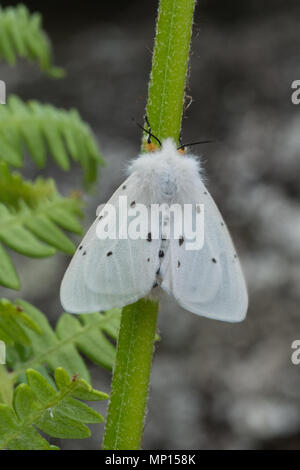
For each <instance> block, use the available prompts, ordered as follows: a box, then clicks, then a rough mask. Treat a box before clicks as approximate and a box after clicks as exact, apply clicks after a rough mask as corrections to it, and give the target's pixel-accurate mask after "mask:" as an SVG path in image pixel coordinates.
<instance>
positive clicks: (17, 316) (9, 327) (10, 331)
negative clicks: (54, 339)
mask: <svg viewBox="0 0 300 470" xmlns="http://www.w3.org/2000/svg"><path fill="white" fill-rule="evenodd" d="M24 327H26V328H24ZM27 328H28V329H30V330H31V331H34V332H35V334H37V335H40V334H41V329H40V327H39V326H38V324H37V323H36V322H35V321H34V320H33V319H32V318H31V317H30V316H29V315H27V314H26V313H25V312H24V311H23V309H22V308H21V307H20V306H18V305H14V304H12V303H11V302H10V301H9V300H6V299H0V339H1V340H2V341H4V342H6V343H21V344H25V345H26V344H30V340H29V337H28V335H27V333H26V331H25V330H27Z"/></svg>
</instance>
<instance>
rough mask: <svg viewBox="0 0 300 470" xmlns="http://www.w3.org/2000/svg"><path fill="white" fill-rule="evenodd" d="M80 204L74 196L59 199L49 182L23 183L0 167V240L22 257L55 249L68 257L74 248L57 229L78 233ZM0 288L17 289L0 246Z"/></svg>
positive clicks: (16, 276)
mask: <svg viewBox="0 0 300 470" xmlns="http://www.w3.org/2000/svg"><path fill="white" fill-rule="evenodd" d="M81 206H82V203H81V201H80V200H79V199H78V197H77V196H76V195H74V196H72V195H71V196H70V197H62V196H60V194H59V193H58V192H57V189H56V186H55V183H54V181H53V180H51V179H48V180H44V179H42V178H38V179H37V180H36V181H35V182H34V183H32V182H29V181H24V180H23V179H22V177H21V175H19V174H17V173H12V172H11V171H10V170H9V169H8V168H7V166H6V164H4V163H2V164H0V241H1V242H2V243H3V244H5V245H6V246H8V247H9V248H11V249H12V250H14V251H16V252H18V253H21V254H23V255H26V256H30V257H34V258H42V257H46V256H51V255H53V254H54V253H55V251H56V250H60V251H63V252H65V253H69V254H72V253H73V251H74V249H75V247H74V244H73V242H72V241H71V240H69V238H68V237H67V236H66V235H65V234H64V233H63V231H62V230H61V228H63V229H65V230H68V231H70V232H74V233H78V234H80V233H81V226H80V224H79V222H78V216H80V215H81ZM0 285H3V286H6V287H10V288H12V289H18V288H19V287H20V282H19V278H18V275H17V273H16V270H15V268H14V266H13V264H12V261H11V259H10V257H9V255H8V254H7V252H6V251H5V249H4V247H3V245H2V244H0Z"/></svg>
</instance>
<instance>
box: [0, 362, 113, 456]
mask: <svg viewBox="0 0 300 470" xmlns="http://www.w3.org/2000/svg"><path fill="white" fill-rule="evenodd" d="M26 381H27V383H26V384H25V383H23V384H20V385H19V386H18V387H17V388H16V390H15V393H14V398H13V406H9V405H5V404H0V449H9V450H51V449H58V447H56V446H52V445H50V444H49V442H48V441H47V440H46V439H44V437H42V436H41V434H40V433H39V432H38V431H42V432H43V433H45V434H47V435H48V436H52V437H57V438H66V439H83V438H86V437H90V434H91V432H90V430H89V428H88V427H87V426H86V424H85V423H100V422H102V421H104V418H103V416H102V415H100V414H99V413H98V412H97V411H95V410H94V409H93V408H91V407H89V406H88V405H86V404H85V403H83V402H81V401H80V400H104V399H107V398H108V395H106V394H105V393H103V392H99V391H98V390H94V389H93V388H92V387H91V386H90V385H89V384H88V383H87V382H86V381H85V380H83V379H81V378H77V376H73V378H72V379H71V380H70V378H69V376H68V374H67V372H66V371H65V370H64V369H62V368H58V369H56V371H55V386H54V387H52V386H51V385H50V384H49V383H48V382H47V380H46V379H45V378H44V377H43V376H42V375H41V374H40V373H39V372H37V371H36V370H33V369H29V370H27V371H26Z"/></svg>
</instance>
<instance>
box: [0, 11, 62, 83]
mask: <svg viewBox="0 0 300 470" xmlns="http://www.w3.org/2000/svg"><path fill="white" fill-rule="evenodd" d="M41 23H42V19H41V15H40V14H39V13H32V14H30V12H29V10H28V9H27V8H26V6H25V5H18V6H17V7H15V8H12V7H8V8H1V7H0V59H3V60H5V61H6V62H8V63H9V64H10V65H15V63H16V61H17V58H26V59H28V60H30V61H33V62H37V63H38V64H39V67H40V69H41V70H43V71H44V72H45V73H47V74H48V75H49V76H51V77H53V78H60V77H63V76H64V71H63V69H61V68H59V67H54V66H53V65H52V47H51V43H50V41H49V39H48V36H47V35H46V33H45V32H44V31H43V29H42V24H41Z"/></svg>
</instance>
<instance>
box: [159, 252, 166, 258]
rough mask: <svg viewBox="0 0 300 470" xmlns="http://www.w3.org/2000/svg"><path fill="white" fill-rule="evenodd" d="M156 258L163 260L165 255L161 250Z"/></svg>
mask: <svg viewBox="0 0 300 470" xmlns="http://www.w3.org/2000/svg"><path fill="white" fill-rule="evenodd" d="M158 256H159V258H163V257H164V256H165V253H164V252H163V250H159V253H158Z"/></svg>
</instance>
